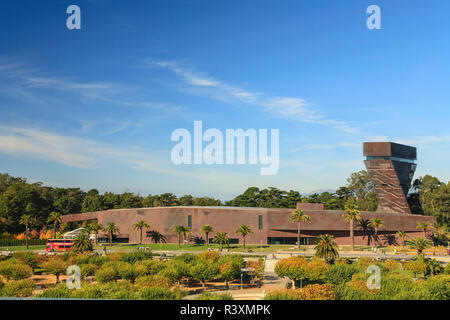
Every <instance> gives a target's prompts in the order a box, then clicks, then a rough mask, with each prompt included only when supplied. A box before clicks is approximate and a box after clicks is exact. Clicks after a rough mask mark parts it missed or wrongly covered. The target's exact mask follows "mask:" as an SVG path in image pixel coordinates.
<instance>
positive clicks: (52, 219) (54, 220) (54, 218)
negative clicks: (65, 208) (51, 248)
mask: <svg viewBox="0 0 450 320" xmlns="http://www.w3.org/2000/svg"><path fill="white" fill-rule="evenodd" d="M47 222H48V223H51V224H53V239H56V225H57V224H58V223H61V222H62V214H61V213H59V212H56V211H52V212H50V214H49V215H48V218H47Z"/></svg>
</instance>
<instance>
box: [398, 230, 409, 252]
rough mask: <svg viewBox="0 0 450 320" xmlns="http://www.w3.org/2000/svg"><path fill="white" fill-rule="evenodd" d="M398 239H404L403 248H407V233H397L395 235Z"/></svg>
mask: <svg viewBox="0 0 450 320" xmlns="http://www.w3.org/2000/svg"><path fill="white" fill-rule="evenodd" d="M395 237H396V238H400V239H402V248H403V249H404V248H405V238H406V237H408V234H407V233H406V231H402V230H400V231H397V233H396V234H395Z"/></svg>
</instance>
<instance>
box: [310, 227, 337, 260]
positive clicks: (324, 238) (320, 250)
mask: <svg viewBox="0 0 450 320" xmlns="http://www.w3.org/2000/svg"><path fill="white" fill-rule="evenodd" d="M317 240H318V243H317V245H316V246H315V248H314V250H316V257H319V258H323V259H325V261H326V262H327V263H328V262H330V261H333V260H335V259H336V258H339V247H338V245H337V244H336V241H335V240H334V237H333V236H332V235H331V234H321V235H320V236H318V237H317Z"/></svg>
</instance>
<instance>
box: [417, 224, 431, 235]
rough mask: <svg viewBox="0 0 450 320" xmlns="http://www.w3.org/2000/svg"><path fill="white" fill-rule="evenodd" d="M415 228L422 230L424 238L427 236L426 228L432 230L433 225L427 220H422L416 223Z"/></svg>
mask: <svg viewBox="0 0 450 320" xmlns="http://www.w3.org/2000/svg"><path fill="white" fill-rule="evenodd" d="M416 228H417V229H418V230H422V232H423V237H424V238H426V237H427V231H428V230H432V229H433V225H432V224H431V223H429V222H427V221H424V222H419V223H417V226H416Z"/></svg>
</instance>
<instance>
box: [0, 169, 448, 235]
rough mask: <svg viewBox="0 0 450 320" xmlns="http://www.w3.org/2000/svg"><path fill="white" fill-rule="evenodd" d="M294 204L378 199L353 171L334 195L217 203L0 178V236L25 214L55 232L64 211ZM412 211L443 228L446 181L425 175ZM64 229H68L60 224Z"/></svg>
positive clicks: (373, 205)
mask: <svg viewBox="0 0 450 320" xmlns="http://www.w3.org/2000/svg"><path fill="white" fill-rule="evenodd" d="M297 202H304V203H322V204H324V207H325V209H328V210H344V209H345V206H346V204H348V203H355V204H356V205H357V206H358V208H359V209H360V210H362V211H366V210H367V211H375V210H376V209H377V207H378V201H377V198H376V195H375V193H374V191H373V185H372V183H371V181H370V179H369V175H368V173H367V171H365V170H362V171H359V172H354V173H352V174H351V175H350V177H349V178H348V179H347V184H346V185H345V186H343V187H340V188H338V189H337V190H336V191H335V192H322V193H314V194H310V195H302V194H301V193H300V192H299V191H295V190H289V191H285V190H280V189H278V188H275V187H269V188H263V189H260V188H258V187H250V188H248V189H247V190H246V191H244V193H242V194H240V195H238V196H236V197H235V198H234V199H232V200H229V201H225V202H222V201H221V200H219V199H215V198H212V197H206V196H205V197H194V196H192V195H189V194H187V195H183V196H181V197H178V196H176V195H175V194H173V193H163V194H159V195H151V194H149V195H147V196H141V195H139V194H134V193H131V192H124V193H122V194H117V193H113V192H105V193H103V194H100V193H99V192H98V190H96V189H91V190H89V191H88V192H85V191H83V190H81V189H80V188H60V187H48V186H44V185H43V184H42V183H41V182H34V183H30V182H28V181H27V179H25V178H20V177H13V176H11V175H9V174H7V173H5V174H0V233H4V232H8V233H13V234H16V233H19V232H23V231H24V224H23V223H21V222H20V219H21V217H22V216H23V215H24V214H26V215H29V216H31V217H32V218H33V219H32V220H33V225H32V226H30V227H32V228H36V229H38V230H39V229H42V228H47V227H48V228H49V229H53V228H54V221H52V219H49V217H50V214H51V213H52V212H57V213H60V214H61V215H65V214H69V213H80V212H91V211H101V210H108V209H125V208H145V207H167V206H222V205H225V206H236V207H265V208H295V207H296V204H297ZM408 202H409V204H410V207H411V210H412V212H413V213H416V214H424V215H429V216H433V217H435V221H436V224H437V225H438V226H442V227H444V228H445V229H446V230H448V226H449V220H448V218H449V217H448V216H449V211H450V183H447V184H446V183H444V182H441V181H439V179H438V178H436V177H433V176H430V175H426V176H424V177H421V178H419V179H416V180H415V181H414V183H413V186H412V188H411V192H410V193H409V195H408ZM62 227H63V228H68V229H70V226H68V225H66V224H62Z"/></svg>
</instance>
